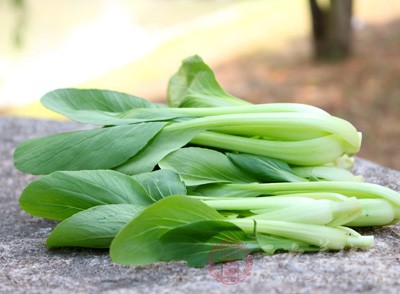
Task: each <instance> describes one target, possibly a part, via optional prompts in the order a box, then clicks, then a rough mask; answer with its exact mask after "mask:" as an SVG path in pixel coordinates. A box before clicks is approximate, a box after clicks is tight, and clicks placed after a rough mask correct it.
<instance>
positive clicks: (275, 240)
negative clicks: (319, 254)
mask: <svg viewBox="0 0 400 294" xmlns="http://www.w3.org/2000/svg"><path fill="white" fill-rule="evenodd" d="M256 237H257V241H258V243H259V245H260V247H261V249H262V250H263V251H264V252H266V253H268V254H274V253H275V252H276V251H277V250H283V251H288V252H315V251H320V250H321V248H320V247H318V246H314V245H310V244H308V243H305V242H301V241H297V240H291V239H287V238H283V237H279V236H269V235H266V234H260V233H257V234H256Z"/></svg>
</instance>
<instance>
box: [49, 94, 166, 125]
mask: <svg viewBox="0 0 400 294" xmlns="http://www.w3.org/2000/svg"><path fill="white" fill-rule="evenodd" d="M41 102H42V104H43V105H44V106H46V107H47V108H49V109H51V110H53V111H55V112H58V113H60V114H63V115H65V116H66V117H68V118H70V119H72V120H75V121H78V122H81V123H90V124H96V125H113V124H121V123H135V122H137V120H135V119H126V118H125V119H123V120H121V119H120V118H119V115H121V114H122V113H124V112H126V111H128V110H131V109H135V108H156V107H161V105H159V104H156V103H152V102H150V101H147V100H145V99H143V98H139V97H135V96H131V95H128V94H124V93H119V92H115V91H109V90H94V89H72V88H67V89H57V90H54V91H52V92H49V93H47V94H46V95H44V96H43V97H42V99H41Z"/></svg>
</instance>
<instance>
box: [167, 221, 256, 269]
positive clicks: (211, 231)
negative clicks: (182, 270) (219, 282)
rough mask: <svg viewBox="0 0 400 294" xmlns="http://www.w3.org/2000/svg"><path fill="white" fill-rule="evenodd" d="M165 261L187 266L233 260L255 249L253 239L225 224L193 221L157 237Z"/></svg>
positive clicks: (237, 228) (221, 222) (226, 222)
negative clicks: (178, 262)
mask: <svg viewBox="0 0 400 294" xmlns="http://www.w3.org/2000/svg"><path fill="white" fill-rule="evenodd" d="M160 241H161V243H162V250H163V257H162V259H163V260H165V261H170V260H186V261H187V263H188V265H189V266H197V267H199V266H205V265H206V264H208V263H219V262H227V261H234V260H239V259H243V258H245V257H246V256H247V255H248V254H249V253H250V252H252V251H255V250H259V249H260V248H259V246H258V245H257V242H255V239H254V237H250V236H249V235H247V234H246V233H245V232H243V231H242V230H241V229H240V228H239V227H237V226H235V225H234V224H232V223H230V222H228V221H215V220H209V221H197V222H193V223H189V224H187V225H182V226H179V227H176V228H174V229H171V230H169V231H167V232H166V233H165V234H163V235H162V236H161V237H160Z"/></svg>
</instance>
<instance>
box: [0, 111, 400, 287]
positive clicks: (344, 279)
mask: <svg viewBox="0 0 400 294" xmlns="http://www.w3.org/2000/svg"><path fill="white" fill-rule="evenodd" d="M79 128H87V126H82V125H79V124H75V123H63V122H55V121H45V120H33V119H17V118H7V117H0V293H71V292H73V293H95V292H96V293H99V292H101V293H159V294H161V293H191V292H192V293H193V292H196V293H244V292H246V293H398V292H400V281H399V278H400V246H399V245H400V226H398V225H396V226H389V227H383V228H372V229H371V228H366V229H363V230H362V231H361V233H363V234H373V235H375V247H374V248H372V249H369V250H348V251H342V252H319V253H315V254H302V255H300V254H288V253H285V254H276V255H273V256H267V255H262V254H259V255H254V256H253V258H252V262H253V264H252V267H251V271H250V274H249V277H248V278H247V279H246V280H244V281H242V282H240V283H237V284H235V285H227V284H224V283H221V282H218V281H216V280H215V279H214V278H213V276H212V275H211V273H210V269H209V268H202V269H198V268H189V267H187V266H186V265H185V263H184V262H168V263H156V264H152V265H146V266H120V265H116V264H114V263H112V262H111V261H110V259H109V257H108V253H107V251H106V250H88V249H57V250H54V249H48V248H46V246H45V240H46V237H47V236H48V234H49V233H50V231H51V230H52V228H53V227H54V226H55V224H56V222H54V221H48V220H43V219H39V218H35V217H32V216H30V215H28V214H26V213H25V212H23V211H21V209H20V208H19V206H18V197H19V195H20V193H21V191H22V189H23V188H24V187H25V186H26V185H27V184H28V183H29V182H30V181H31V180H32V179H33V178H34V177H33V176H30V175H26V174H23V173H21V172H19V171H17V170H15V169H14V168H13V164H12V153H13V150H14V148H15V146H16V144H17V143H19V142H21V141H22V140H24V139H26V138H29V137H37V136H42V135H47V134H51V133H57V132H61V131H70V130H77V129H79ZM355 172H356V173H359V174H362V175H364V176H365V178H366V180H367V181H368V182H372V183H377V184H380V185H384V186H387V187H390V188H392V189H394V190H397V191H400V172H398V171H394V170H390V169H387V168H385V167H382V166H379V165H377V164H375V163H372V162H369V161H366V160H363V159H357V162H356V168H355Z"/></svg>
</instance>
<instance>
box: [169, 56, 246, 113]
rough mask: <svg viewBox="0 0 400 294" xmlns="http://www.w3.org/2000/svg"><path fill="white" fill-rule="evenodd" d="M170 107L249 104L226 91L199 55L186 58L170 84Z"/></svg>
mask: <svg viewBox="0 0 400 294" xmlns="http://www.w3.org/2000/svg"><path fill="white" fill-rule="evenodd" d="M168 104H169V106H170V107H214V106H233V105H248V104H249V103H248V102H246V101H244V100H241V99H238V98H236V97H233V96H231V95H229V94H228V93H226V92H225V91H224V90H223V89H222V88H221V86H220V85H219V84H218V82H217V80H216V79H215V75H214V73H213V71H212V70H211V69H210V67H208V65H207V64H205V63H204V62H203V60H202V59H201V58H200V57H199V56H197V55H194V56H191V57H189V58H186V59H185V60H184V61H183V62H182V65H181V67H180V68H179V70H178V72H177V73H176V74H175V75H174V76H172V78H171V79H170V81H169V84H168Z"/></svg>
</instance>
